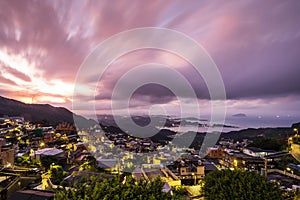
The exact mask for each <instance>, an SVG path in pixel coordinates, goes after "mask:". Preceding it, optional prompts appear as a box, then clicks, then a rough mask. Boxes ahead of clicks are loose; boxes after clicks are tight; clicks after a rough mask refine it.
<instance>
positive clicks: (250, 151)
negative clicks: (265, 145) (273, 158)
mask: <svg viewBox="0 0 300 200" xmlns="http://www.w3.org/2000/svg"><path fill="white" fill-rule="evenodd" d="M243 153H244V154H247V155H249V156H253V157H265V156H269V155H272V154H276V153H278V152H276V151H273V150H263V149H260V148H256V147H245V148H243Z"/></svg>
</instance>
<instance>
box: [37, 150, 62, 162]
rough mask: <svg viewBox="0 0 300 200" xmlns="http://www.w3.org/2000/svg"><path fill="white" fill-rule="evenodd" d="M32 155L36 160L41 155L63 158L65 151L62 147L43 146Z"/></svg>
mask: <svg viewBox="0 0 300 200" xmlns="http://www.w3.org/2000/svg"><path fill="white" fill-rule="evenodd" d="M34 157H35V159H36V160H40V159H41V158H42V157H55V158H57V159H58V160H60V159H61V158H65V152H64V151H63V150H62V149H56V148H45V149H39V150H37V151H35V152H34Z"/></svg>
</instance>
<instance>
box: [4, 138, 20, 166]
mask: <svg viewBox="0 0 300 200" xmlns="http://www.w3.org/2000/svg"><path fill="white" fill-rule="evenodd" d="M15 148H16V145H13V144H11V143H6V140H5V139H3V138H0V163H1V165H2V166H4V165H14V163H15Z"/></svg>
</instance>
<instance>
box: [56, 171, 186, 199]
mask: <svg viewBox="0 0 300 200" xmlns="http://www.w3.org/2000/svg"><path fill="white" fill-rule="evenodd" d="M163 184H164V183H163V182H162V181H161V180H160V178H156V179H155V180H153V181H151V182H147V181H145V180H143V179H142V180H140V181H138V182H136V181H135V180H134V179H133V178H132V176H126V178H124V181H123V182H119V180H118V178H117V177H112V178H101V177H90V178H89V179H85V180H83V181H80V182H76V183H74V184H72V185H71V186H70V187H68V189H67V188H61V189H58V190H56V194H55V199H57V200H61V199H63V200H67V199H72V200H79V199H85V200H89V199H91V200H97V199H104V200H113V199H122V200H126V199H128V200H129V199H130V200H134V199H141V200H144V199H149V200H156V199H162V200H163V199H182V198H181V196H180V195H177V194H174V195H173V196H172V195H171V194H170V193H164V192H162V187H163Z"/></svg>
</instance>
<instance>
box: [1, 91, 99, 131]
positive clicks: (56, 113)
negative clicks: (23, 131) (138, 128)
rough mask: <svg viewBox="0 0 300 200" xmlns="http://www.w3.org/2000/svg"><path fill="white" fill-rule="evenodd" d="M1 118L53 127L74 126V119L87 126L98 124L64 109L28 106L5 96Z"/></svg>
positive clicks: (38, 105) (39, 105)
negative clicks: (18, 119) (43, 123)
mask: <svg viewBox="0 0 300 200" xmlns="http://www.w3.org/2000/svg"><path fill="white" fill-rule="evenodd" d="M1 116H2V117H3V116H10V117H11V116H20V117H24V118H25V120H29V121H31V122H34V123H37V122H47V123H49V124H51V125H57V124H59V123H61V122H68V123H70V124H74V118H73V117H76V118H77V117H78V118H79V119H81V120H83V121H84V123H86V124H87V125H92V124H93V123H96V122H95V121H93V120H89V119H86V118H84V117H82V116H80V115H77V114H75V113H73V112H71V111H70V110H68V109H67V108H64V107H55V106H52V105H50V104H26V103H23V102H21V101H18V100H15V99H11V98H6V97H3V96H0V117H1Z"/></svg>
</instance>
